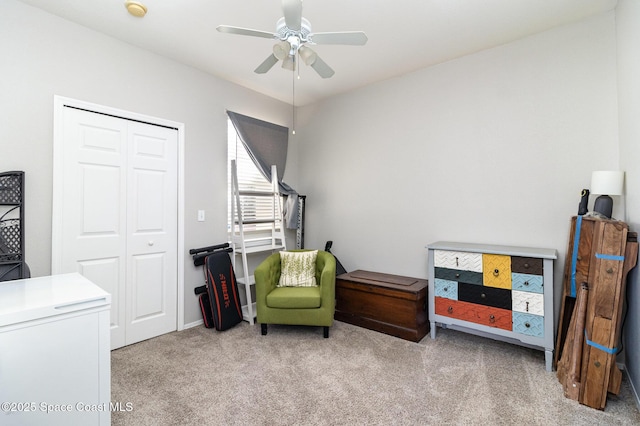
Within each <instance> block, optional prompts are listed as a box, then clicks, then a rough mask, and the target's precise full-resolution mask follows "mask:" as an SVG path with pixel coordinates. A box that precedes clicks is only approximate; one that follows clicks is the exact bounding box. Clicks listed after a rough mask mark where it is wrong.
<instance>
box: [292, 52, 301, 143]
mask: <svg viewBox="0 0 640 426" xmlns="http://www.w3.org/2000/svg"><path fill="white" fill-rule="evenodd" d="M293 58H294V62H293V64H294V67H295V66H296V63H295V56H294V57H293ZM298 72H300V70H299V69H298ZM291 75H292V76H293V78H292V79H291V93H292V94H291V127H292V131H291V134H292V135H295V134H296V74H295V73H291Z"/></svg>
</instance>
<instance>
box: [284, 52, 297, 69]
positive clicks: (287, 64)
mask: <svg viewBox="0 0 640 426" xmlns="http://www.w3.org/2000/svg"><path fill="white" fill-rule="evenodd" d="M282 68H284V69H286V70H289V71H294V70H295V69H296V60H295V56H287V57H286V58H284V60H283V61H282Z"/></svg>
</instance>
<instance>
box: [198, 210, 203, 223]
mask: <svg viewBox="0 0 640 426" xmlns="http://www.w3.org/2000/svg"><path fill="white" fill-rule="evenodd" d="M198 222H204V210H198Z"/></svg>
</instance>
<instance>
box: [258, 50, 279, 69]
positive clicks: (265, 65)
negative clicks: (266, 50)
mask: <svg viewBox="0 0 640 426" xmlns="http://www.w3.org/2000/svg"><path fill="white" fill-rule="evenodd" d="M277 63H278V58H276V55H274V54H271V55H270V56H269V57H268V58H267V59H265V60H264V61H263V62H262V63H261V64H260V65H258V68H256V69H255V70H254V71H253V72H255V73H256V74H264V73H266V72H267V71H269V70H270V69H271V67H273V66H274V65H275V64H277Z"/></svg>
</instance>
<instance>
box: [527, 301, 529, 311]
mask: <svg viewBox="0 0 640 426" xmlns="http://www.w3.org/2000/svg"><path fill="white" fill-rule="evenodd" d="M526 310H527V312H529V302H527V307H526Z"/></svg>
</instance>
